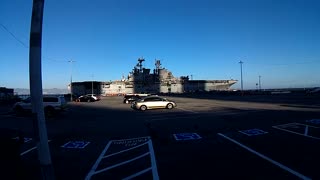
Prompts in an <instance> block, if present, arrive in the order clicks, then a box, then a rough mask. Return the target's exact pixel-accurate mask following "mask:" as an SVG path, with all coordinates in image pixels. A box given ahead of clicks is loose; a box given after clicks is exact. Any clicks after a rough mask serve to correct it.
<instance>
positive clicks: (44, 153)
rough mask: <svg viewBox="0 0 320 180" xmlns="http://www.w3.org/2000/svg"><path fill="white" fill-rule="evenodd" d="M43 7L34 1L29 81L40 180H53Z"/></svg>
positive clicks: (40, 1) (39, 1) (41, 3)
mask: <svg viewBox="0 0 320 180" xmlns="http://www.w3.org/2000/svg"><path fill="white" fill-rule="evenodd" d="M43 7H44V0H33V7H32V18H31V29H30V46H29V47H30V49H29V79H30V96H31V104H32V115H33V121H34V123H33V125H34V133H35V141H36V144H37V149H38V160H39V165H40V172H41V178H40V179H45V180H53V179H54V171H53V166H52V162H51V157H50V150H49V145H48V134H47V127H46V121H45V115H44V109H43V98H42V97H43V92H42V73H41V46H42V21H43Z"/></svg>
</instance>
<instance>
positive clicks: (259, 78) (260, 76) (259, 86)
mask: <svg viewBox="0 0 320 180" xmlns="http://www.w3.org/2000/svg"><path fill="white" fill-rule="evenodd" d="M259 90H260V91H261V76H260V75H259Z"/></svg>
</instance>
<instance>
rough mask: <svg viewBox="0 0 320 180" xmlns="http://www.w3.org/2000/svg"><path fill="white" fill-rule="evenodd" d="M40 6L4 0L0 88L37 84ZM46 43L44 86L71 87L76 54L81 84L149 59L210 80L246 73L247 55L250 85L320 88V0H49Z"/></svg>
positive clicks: (114, 76) (246, 84) (176, 73)
mask: <svg viewBox="0 0 320 180" xmlns="http://www.w3.org/2000/svg"><path fill="white" fill-rule="evenodd" d="M31 10H32V0H1V1H0V23H1V26H0V61H1V66H0V86H5V87H8V88H29V65H28V63H29V59H28V58H29V50H28V48H27V47H25V46H29V33H30V22H31ZM8 31H9V32H10V33H12V34H10V33H9V32H8ZM13 36H14V37H13ZM42 43H43V44H42V45H43V46H42V54H43V61H42V67H43V68H42V74H43V88H67V84H68V83H69V82H70V74H71V65H70V63H68V62H67V61H68V60H74V61H76V62H75V63H74V64H73V73H72V74H73V80H74V81H91V80H92V79H94V80H97V81H109V80H118V79H120V78H121V76H122V74H124V75H127V74H128V72H129V71H131V70H132V68H133V66H134V65H135V64H136V63H137V59H138V58H139V57H142V56H143V57H144V58H145V59H146V62H145V66H146V67H149V68H154V60H155V59H156V58H157V59H160V60H162V64H163V66H164V67H165V68H167V69H169V70H171V71H172V72H173V75H174V76H183V75H191V74H192V75H193V77H194V79H206V80H215V79H230V78H232V79H238V80H240V64H239V61H240V60H242V61H243V62H244V64H243V80H244V81H243V82H244V88H245V89H247V88H255V87H256V83H257V82H258V79H259V78H258V77H259V75H261V82H262V88H283V87H284V88H286V87H308V86H320V75H319V69H320V1H318V0H233V1H231V0H219V1H215V0H208V1H204V0H161V1H155V0H67V1H66V0H46V1H45V9H44V22H43V42H42ZM23 44H24V45H23ZM233 87H234V88H239V87H240V81H239V83H237V84H236V85H234V86H233Z"/></svg>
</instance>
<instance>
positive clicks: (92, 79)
mask: <svg viewBox="0 0 320 180" xmlns="http://www.w3.org/2000/svg"><path fill="white" fill-rule="evenodd" d="M91 94H93V74H92V81H91Z"/></svg>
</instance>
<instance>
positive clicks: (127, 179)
mask: <svg viewBox="0 0 320 180" xmlns="http://www.w3.org/2000/svg"><path fill="white" fill-rule="evenodd" d="M150 170H152V168H151V167H149V168H147V169H145V170H142V171H140V172H137V173H135V174H132V175H131V176H128V177H126V178H123V180H129V179H132V178H135V177H137V176H140V175H141V174H144V173H146V172H148V171H150Z"/></svg>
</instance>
